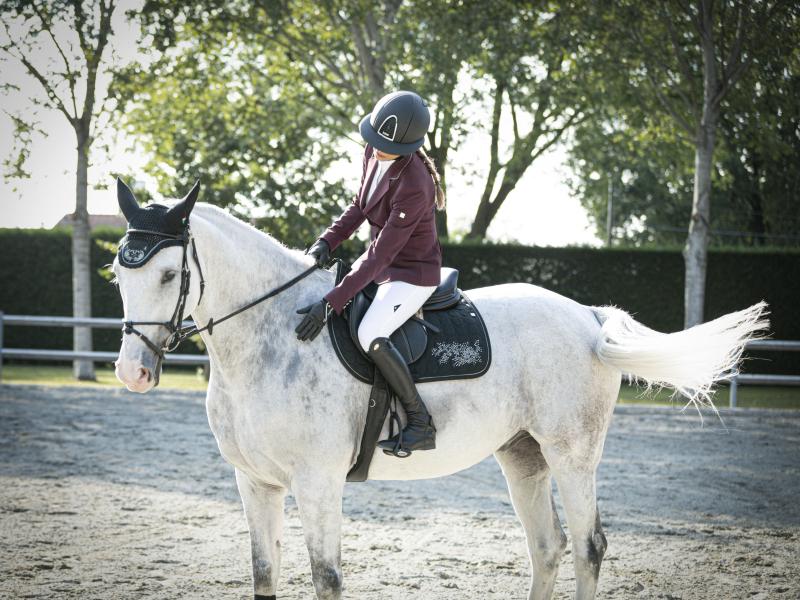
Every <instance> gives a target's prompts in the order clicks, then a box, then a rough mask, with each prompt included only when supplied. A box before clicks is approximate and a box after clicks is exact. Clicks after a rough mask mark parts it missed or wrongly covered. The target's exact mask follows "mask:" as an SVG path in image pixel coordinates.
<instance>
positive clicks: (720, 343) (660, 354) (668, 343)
mask: <svg viewBox="0 0 800 600" xmlns="http://www.w3.org/2000/svg"><path fill="white" fill-rule="evenodd" d="M592 310H593V311H594V312H595V314H596V315H597V317H598V319H599V320H600V322H601V323H602V329H601V331H600V335H599V337H598V339H597V342H596V344H595V348H594V351H595V353H596V354H597V356H598V358H599V359H600V360H601V361H602V362H603V363H605V364H607V365H609V366H612V367H615V368H617V369H619V370H620V371H622V372H623V373H625V374H627V375H628V377H629V378H630V379H632V380H633V379H639V380H643V381H644V382H645V383H646V384H647V387H648V389H650V388H651V387H653V386H656V387H670V388H673V389H674V390H676V392H678V393H680V394H682V395H683V396H685V397H686V398H688V400H689V403H691V404H694V405H695V406H698V404H704V405H706V406H709V407H711V408H712V409H714V408H715V407H714V404H713V402H712V401H711V396H710V394H711V387H712V385H713V384H714V383H715V382H717V381H720V380H724V379H728V378H730V377H731V375H732V374H733V373H734V371H735V370H736V368H737V365H738V364H739V360H740V359H741V357H742V352H743V351H744V346H745V344H746V343H747V341H748V340H751V339H754V338H756V337H759V336H758V334H759V332H762V331H763V330H765V329H767V328H768V327H769V321H767V319H766V318H765V317H766V315H767V304H766V303H765V302H759V303H758V304H754V305H753V306H751V307H750V308H746V309H744V310H740V311H738V312H733V313H730V314H727V315H723V316H721V317H719V318H718V319H714V320H713V321H709V322H708V323H703V324H701V325H696V326H695V327H691V328H690V329H686V330H684V331H678V332H676V333H660V332H658V331H654V330H652V329H650V328H648V327H645V326H644V325H642V324H641V323H638V322H637V321H635V320H634V319H633V318H632V317H631V316H630V315H629V314H628V313H626V312H625V311H623V310H620V309H618V308H614V307H610V306H603V307H593V309H592Z"/></svg>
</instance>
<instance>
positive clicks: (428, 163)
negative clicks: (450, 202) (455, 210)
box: [417, 148, 445, 210]
mask: <svg viewBox="0 0 800 600" xmlns="http://www.w3.org/2000/svg"><path fill="white" fill-rule="evenodd" d="M417 156H419V157H420V158H421V159H422V162H423V163H424V164H425V167H426V168H427V169H428V173H430V174H431V178H432V179H433V185H434V187H435V188H436V208H437V209H439V210H444V207H445V198H444V190H443V189H442V181H441V178H440V177H439V171H437V170H436V165H434V164H433V159H431V157H430V156H428V155H427V154H425V150H423V149H422V148H420V149H419V150H417Z"/></svg>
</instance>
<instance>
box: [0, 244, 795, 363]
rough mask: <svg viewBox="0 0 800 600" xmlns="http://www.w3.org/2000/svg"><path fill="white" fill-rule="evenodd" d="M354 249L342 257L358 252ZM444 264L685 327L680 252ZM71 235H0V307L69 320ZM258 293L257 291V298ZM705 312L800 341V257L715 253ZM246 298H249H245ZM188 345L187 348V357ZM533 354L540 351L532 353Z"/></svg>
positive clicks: (497, 255)
mask: <svg viewBox="0 0 800 600" xmlns="http://www.w3.org/2000/svg"><path fill="white" fill-rule="evenodd" d="M121 235H122V232H121V231H119V230H101V231H99V232H96V233H95V234H94V238H95V240H103V241H106V242H109V241H110V242H115V241H117V240H118V239H119V238H120V236H121ZM358 250H359V248H358V247H357V244H352V245H348V246H347V248H346V249H345V250H344V251H343V252H340V253H339V254H341V255H342V256H343V257H344V258H351V259H352V258H353V257H354V256H356V255H357V253H358ZM443 250H444V260H445V263H446V264H447V265H450V266H453V267H456V268H458V269H459V270H460V271H461V275H460V283H461V287H462V288H464V289H469V288H474V287H480V286H486V285H493V284H498V283H507V282H514V281H524V282H529V283H534V284H537V285H541V286H543V287H546V288H548V289H551V290H553V291H555V292H558V293H560V294H563V295H565V296H568V297H570V298H572V299H574V300H576V301H578V302H580V303H582V304H594V305H598V304H614V305H616V306H619V307H621V308H624V309H625V310H627V311H629V312H631V313H632V314H633V315H634V316H635V317H636V318H637V319H638V320H639V321H641V322H642V323H644V324H646V325H648V326H650V327H652V328H654V329H657V330H659V331H676V330H679V329H681V327H682V324H683V276H684V269H683V258H682V257H681V254H680V251H679V250H674V249H673V250H641V249H593V248H537V247H527V246H517V245H471V244H464V245H452V244H446V245H444V246H443ZM112 259H113V255H112V253H111V252H109V251H108V250H105V249H103V248H101V246H100V245H99V244H97V243H95V244H93V247H92V268H93V270H94V272H95V273H96V275H95V277H94V280H93V285H92V302H93V310H94V314H95V315H96V316H102V317H119V316H120V315H121V314H122V306H121V301H120V299H119V294H118V293H117V291H116V289H115V288H114V286H112V285H111V284H109V283H108V282H107V281H106V280H105V279H104V278H103V277H101V275H100V270H101V269H102V268H103V265H105V264H108V263H109V262H111V260H112ZM70 272H71V259H70V239H69V232H67V231H42V230H16V229H14V230H0V310H3V311H4V312H6V313H13V314H31V315H69V314H71V312H72V308H71V307H72V299H71V276H70ZM256 291H259V290H254V292H256ZM706 297H707V300H706V316H707V318H713V317H717V316H719V315H722V314H724V313H727V312H730V311H733V310H738V309H740V308H744V307H746V306H749V305H751V304H753V303H755V302H758V301H759V300H762V299H763V300H766V301H767V302H768V303H769V304H770V311H771V315H770V320H771V322H772V335H773V337H774V338H777V339H790V340H800V318H798V317H797V315H796V312H795V310H796V308H797V306H798V304H800V253H798V252H773V251H764V250H751V251H742V250H715V251H712V252H711V253H710V256H709V266H708V283H707V294H706ZM243 300H244V299H243ZM95 344H96V348H97V349H101V350H116V349H117V348H118V347H119V332H116V331H107V330H95ZM5 345H6V346H14V347H26V348H69V347H70V345H71V332H70V330H68V329H55V328H32V327H7V328H6V331H5ZM193 350H194V348H193V347H190V346H189V345H187V346H186V347H184V348H183V349H182V351H187V352H191V351H193ZM532 352H535V349H532ZM759 356H760V357H764V358H768V359H769V362H763V363H762V362H759V363H758V365H757V367H753V366H750V370H751V371H758V372H779V373H780V372H783V373H791V372H800V367H798V366H797V365H796V363H797V362H798V361H797V360H796V358H797V357H796V355H795V356H794V357H792V355H791V354H787V353H782V354H781V353H769V354H767V353H765V354H763V355H759Z"/></svg>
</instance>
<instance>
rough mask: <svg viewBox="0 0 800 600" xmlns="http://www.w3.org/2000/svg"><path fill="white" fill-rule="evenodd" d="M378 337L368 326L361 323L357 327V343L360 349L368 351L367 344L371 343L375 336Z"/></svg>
mask: <svg viewBox="0 0 800 600" xmlns="http://www.w3.org/2000/svg"><path fill="white" fill-rule="evenodd" d="M377 337H380V336H378V335H376V334H375V332H374V331H372V330H371V328H370V327H364V325H363V324H362V325H361V326H360V327H359V328H358V343H359V344H360V345H361V349H362V350H363V351H364V352H369V345H370V343H372V340H374V339H375V338H377Z"/></svg>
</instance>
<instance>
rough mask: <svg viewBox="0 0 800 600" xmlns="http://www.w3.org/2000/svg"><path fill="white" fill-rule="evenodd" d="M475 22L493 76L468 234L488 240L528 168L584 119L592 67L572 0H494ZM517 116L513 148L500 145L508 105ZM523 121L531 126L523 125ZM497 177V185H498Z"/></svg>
mask: <svg viewBox="0 0 800 600" xmlns="http://www.w3.org/2000/svg"><path fill="white" fill-rule="evenodd" d="M479 14H480V15H481V17H480V18H477V21H478V22H477V24H476V26H477V27H479V29H480V31H481V32H482V33H483V35H484V37H485V41H484V43H483V44H482V47H483V50H482V52H481V54H480V55H479V56H478V57H476V60H475V67H476V75H477V76H479V77H483V78H484V79H486V80H488V81H489V84H490V89H491V90H492V91H491V93H490V94H491V96H490V97H491V103H492V109H491V119H490V136H491V143H490V147H489V153H488V159H489V171H488V175H487V177H486V181H485V184H484V187H483V193H482V195H481V199H480V203H479V204H478V208H477V211H476V214H475V218H474V220H473V222H472V226H471V228H470V231H469V234H468V236H467V237H468V238H472V239H483V238H485V237H486V233H487V230H488V228H489V225H490V224H491V222H492V220H493V219H494V217H495V216H496V215H497V212H498V211H499V210H500V207H501V206H502V205H503V202H505V200H506V198H508V195H509V194H510V193H511V192H512V191H513V190H514V188H515V187H516V185H517V183H518V182H519V180H520V179H521V178H522V176H523V175H524V174H525V171H527V169H528V168H529V167H530V166H531V165H532V164H533V163H534V161H536V159H537V158H539V157H540V156H541V155H542V154H544V153H545V152H546V151H547V150H548V149H550V148H551V147H552V146H553V145H554V144H556V143H558V142H559V141H560V140H561V138H562V136H563V135H564V133H565V132H567V131H568V130H569V129H570V128H571V127H573V126H575V125H576V124H578V123H580V121H581V120H582V119H584V118H585V117H586V113H587V111H588V109H589V107H590V106H591V104H592V103H591V100H590V99H591V94H592V91H591V90H592V85H591V83H590V73H588V72H587V71H585V70H584V69H583V68H582V67H581V64H580V61H581V58H582V57H581V43H580V36H579V35H578V31H579V27H580V26H581V23H582V21H581V17H582V16H583V12H582V11H581V10H580V9H579V8H577V7H576V6H573V5H572V3H570V2H561V3H555V2H554V3H544V4H543V5H542V6H537V7H535V8H534V7H532V6H529V5H526V4H519V3H514V2H508V3H506V2H493V3H491V4H488V5H486V6H485V7H484V9H483V10H482V11H481V13H479ZM506 106H508V110H509V112H510V114H511V119H512V124H513V128H512V133H513V139H512V143H511V147H510V149H509V150H508V151H507V152H505V153H504V154H507V155H508V158H506V159H505V160H503V158H502V157H501V151H500V137H501V131H500V122H501V118H502V115H503V111H504V109H505V107H506ZM523 119H524V120H527V121H530V125H529V126H527V129H526V127H525V125H524V124H523ZM498 181H499V185H498Z"/></svg>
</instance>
